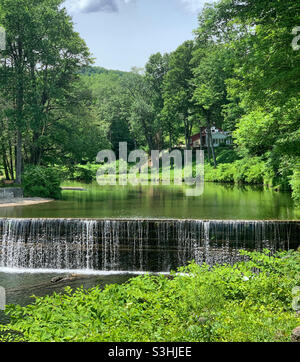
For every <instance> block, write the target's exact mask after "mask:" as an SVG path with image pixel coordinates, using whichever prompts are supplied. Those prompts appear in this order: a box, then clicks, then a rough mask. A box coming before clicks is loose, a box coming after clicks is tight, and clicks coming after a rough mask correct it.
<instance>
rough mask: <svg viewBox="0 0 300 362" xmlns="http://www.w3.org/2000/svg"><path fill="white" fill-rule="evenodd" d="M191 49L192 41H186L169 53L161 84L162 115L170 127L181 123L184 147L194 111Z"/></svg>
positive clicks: (187, 144) (188, 146)
mask: <svg viewBox="0 0 300 362" xmlns="http://www.w3.org/2000/svg"><path fill="white" fill-rule="evenodd" d="M193 50H194V42H193V41H186V42H184V43H183V44H182V45H180V46H179V47H178V48H177V49H176V50H175V51H174V52H173V53H171V55H170V59H169V68H170V69H169V71H168V73H167V74H166V76H165V78H164V86H163V99H164V108H163V111H162V114H163V117H164V118H165V119H167V120H169V122H170V121H171V122H172V123H171V127H172V129H176V128H177V127H178V125H180V126H181V124H182V125H183V129H184V137H185V145H186V148H190V138H191V133H192V128H193V121H194V118H193V117H191V115H192V114H193V111H194V104H193V101H192V96H193V86H192V79H193V71H192V65H191V60H192V57H193Z"/></svg>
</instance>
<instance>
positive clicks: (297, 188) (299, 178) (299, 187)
mask: <svg viewBox="0 0 300 362" xmlns="http://www.w3.org/2000/svg"><path fill="white" fill-rule="evenodd" d="M290 183H291V186H292V190H293V199H294V200H295V202H296V204H297V205H298V206H300V163H298V164H296V166H295V168H294V172H293V176H292V177H291V180H290Z"/></svg>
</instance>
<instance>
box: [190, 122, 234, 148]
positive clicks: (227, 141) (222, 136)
mask: <svg viewBox="0 0 300 362" xmlns="http://www.w3.org/2000/svg"><path fill="white" fill-rule="evenodd" d="M211 136H212V142H213V146H214V147H219V146H221V145H232V143H233V142H232V137H231V133H230V132H225V131H222V130H221V129H220V128H217V127H215V126H213V127H211ZM200 137H201V141H202V147H203V148H205V147H207V146H208V130H207V127H202V128H201V133H197V134H195V135H193V136H192V137H191V141H190V145H191V147H192V148H200Z"/></svg>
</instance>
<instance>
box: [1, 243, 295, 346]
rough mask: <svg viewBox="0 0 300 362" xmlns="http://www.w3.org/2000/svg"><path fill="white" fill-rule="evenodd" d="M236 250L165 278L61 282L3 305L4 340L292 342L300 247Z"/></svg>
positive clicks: (145, 277)
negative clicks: (232, 257)
mask: <svg viewBox="0 0 300 362" xmlns="http://www.w3.org/2000/svg"><path fill="white" fill-rule="evenodd" d="M242 253H243V254H244V257H245V261H244V262H240V263H237V264H235V265H234V266H230V265H223V266H220V265H217V266H215V267H213V268H211V267H209V266H208V265H205V264H204V265H202V266H199V265H196V264H194V263H191V264H190V265H189V266H188V267H184V268H180V269H179V273H172V274H171V276H170V277H166V276H164V275H158V276H153V275H152V276H151V275H143V276H139V277H136V278H133V279H131V280H129V281H128V282H127V283H125V284H123V285H108V286H106V287H105V289H104V290H101V289H100V288H98V287H96V288H93V289H90V290H88V291H86V290H84V289H82V288H80V289H77V290H74V291H72V290H71V288H66V290H65V294H53V295H52V296H46V297H43V298H36V300H35V303H34V304H32V305H28V306H27V307H20V306H14V305H12V306H9V307H8V308H7V313H8V314H9V315H10V317H11V322H10V324H9V325H6V326H2V328H1V329H2V336H3V337H2V339H3V340H16V339H17V340H24V341H74V342H75V341H81V342H83V341H84V342H86V341H98V342H101V341H110V342H134V341H139V342H140V341H145V342H148V341H152V342H165V341H168V342H185V341H188V342H193V341H196V342H197V341H204V342H214V341H223V342H227V341H233V342H236V341H260V342H262V341H264V342H268V341H271V342H274V341H282V342H284V341H290V335H291V331H292V330H293V329H294V328H295V327H297V325H299V324H300V316H296V313H295V312H294V311H293V309H292V289H293V288H294V287H295V286H297V285H299V283H300V273H299V272H300V269H299V268H300V253H299V252H293V251H289V252H281V253H278V254H276V255H275V256H270V255H269V251H267V250H266V251H264V253H258V252H255V253H248V252H242ZM5 332H6V334H5ZM16 333H18V334H16Z"/></svg>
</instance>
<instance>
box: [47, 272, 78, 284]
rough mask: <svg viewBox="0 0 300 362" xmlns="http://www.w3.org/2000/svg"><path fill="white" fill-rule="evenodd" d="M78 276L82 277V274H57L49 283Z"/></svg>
mask: <svg viewBox="0 0 300 362" xmlns="http://www.w3.org/2000/svg"><path fill="white" fill-rule="evenodd" d="M78 278H82V276H81V275H79V274H70V275H59V276H57V277H54V278H52V279H51V283H60V282H67V281H72V280H75V279H78Z"/></svg>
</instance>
